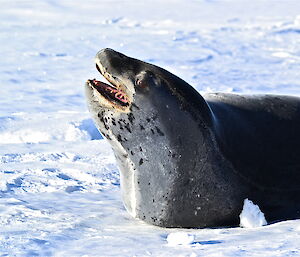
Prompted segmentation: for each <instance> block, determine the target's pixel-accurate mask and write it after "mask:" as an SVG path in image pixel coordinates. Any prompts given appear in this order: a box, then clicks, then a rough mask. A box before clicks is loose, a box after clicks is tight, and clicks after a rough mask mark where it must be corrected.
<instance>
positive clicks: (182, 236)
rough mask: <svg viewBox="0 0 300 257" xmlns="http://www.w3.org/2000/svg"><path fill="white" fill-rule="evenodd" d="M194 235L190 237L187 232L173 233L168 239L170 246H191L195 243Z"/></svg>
mask: <svg viewBox="0 0 300 257" xmlns="http://www.w3.org/2000/svg"><path fill="white" fill-rule="evenodd" d="M194 239H195V237H194V235H189V234H188V233H185V232H173V233H170V234H169V235H168V237H167V241H168V244H169V245H170V246H174V245H189V244H191V243H193V242H194Z"/></svg>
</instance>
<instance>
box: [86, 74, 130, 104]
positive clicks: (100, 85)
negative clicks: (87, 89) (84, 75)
mask: <svg viewBox="0 0 300 257" xmlns="http://www.w3.org/2000/svg"><path fill="white" fill-rule="evenodd" d="M90 83H91V84H92V85H93V86H94V87H95V88H96V89H97V90H98V91H99V92H100V93H101V94H102V95H104V96H106V97H109V98H111V99H113V100H118V101H120V102H121V103H122V104H124V105H127V104H128V98H127V96H126V94H125V93H124V92H123V91H121V90H118V89H117V88H116V87H114V86H112V85H108V84H106V83H104V82H102V81H99V80H96V79H93V80H90Z"/></svg>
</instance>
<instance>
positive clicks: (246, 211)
mask: <svg viewBox="0 0 300 257" xmlns="http://www.w3.org/2000/svg"><path fill="white" fill-rule="evenodd" d="M265 225H267V221H266V218H265V215H264V214H263V213H262V211H261V210H260V209H259V206H258V205H256V204H254V203H253V202H252V201H251V200H249V199H245V200H244V206H243V210H242V212H241V214H240V226H241V227H243V228H257V227H261V226H265Z"/></svg>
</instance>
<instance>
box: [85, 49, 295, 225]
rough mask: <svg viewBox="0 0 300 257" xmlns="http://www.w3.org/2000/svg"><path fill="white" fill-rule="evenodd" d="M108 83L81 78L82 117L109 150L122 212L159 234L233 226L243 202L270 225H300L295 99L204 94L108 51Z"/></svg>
mask: <svg viewBox="0 0 300 257" xmlns="http://www.w3.org/2000/svg"><path fill="white" fill-rule="evenodd" d="M95 60H96V67H97V69H98V70H99V72H100V73H101V74H102V75H103V76H104V77H105V78H106V79H107V80H108V81H109V82H110V84H108V83H103V82H100V81H97V80H88V81H87V83H86V96H87V102H88V106H89V110H90V112H91V114H92V116H93V118H94V120H95V123H96V125H97V127H98V129H99V131H100V132H101V133H102V135H103V136H104V137H106V138H107V140H108V142H109V143H110V144H111V146H112V148H113V150H114V153H115V156H116V160H117V163H118V166H119V169H120V175H121V190H122V196H123V201H124V205H125V207H126V209H127V210H128V211H129V212H130V213H131V215H132V216H134V217H136V218H139V219H142V220H144V221H146V222H148V223H151V224H154V225H158V226H163V227H217V226H233V225H237V224H238V222H239V213H240V212H241V210H242V205H243V200H244V199H245V198H249V199H250V200H252V201H254V203H256V204H258V205H259V206H260V208H261V210H262V211H263V212H264V213H265V216H266V218H267V220H268V221H269V222H271V221H276V220H283V219H293V218H299V217H300V194H299V193H300V158H299V156H300V135H299V131H300V99H299V98H297V97H291V96H274V95H260V96H242V95H234V94H222V93H219V94H207V95H205V96H204V97H202V96H201V95H200V94H199V93H198V92H197V91H196V90H195V89H194V88H193V87H191V86H190V85H189V84H188V83H186V82H185V81H183V80H182V79H180V78H178V77H177V76H175V75H173V74H171V73H170V72H168V71H166V70H164V69H162V68H160V67H158V66H155V65H152V64H149V63H145V62H143V61H140V60H137V59H134V58H130V57H128V56H125V55H123V54H121V53H118V52H116V51H114V50H112V49H103V50H101V51H100V52H99V53H98V54H97V55H96V59H95Z"/></svg>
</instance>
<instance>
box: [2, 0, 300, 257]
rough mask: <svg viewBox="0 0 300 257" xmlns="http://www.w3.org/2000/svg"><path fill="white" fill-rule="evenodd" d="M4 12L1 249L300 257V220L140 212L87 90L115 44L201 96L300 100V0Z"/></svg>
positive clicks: (23, 5) (14, 7) (45, 6)
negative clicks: (172, 221)
mask: <svg viewBox="0 0 300 257" xmlns="http://www.w3.org/2000/svg"><path fill="white" fill-rule="evenodd" d="M0 20H1V30H0V44H1V48H0V51H1V61H0V88H1V94H0V101H1V105H0V256H10V257H12V256H72V257H75V256H193V257H195V256H251V257H252V256H300V243H299V242H300V220H293V221H284V222H279V223H275V224H269V225H266V226H263V227H257V228H251V229H250V228H241V227H235V228H218V229H164V228H159V227H155V226H151V225H147V224H145V223H143V222H141V221H138V220H135V219H133V218H131V216H130V215H129V214H128V213H127V212H126V210H125V209H124V207H123V204H122V201H121V197H120V181H119V173H118V169H117V166H116V163H115V159H114V156H113V153H112V151H111V149H110V147H109V145H108V143H107V142H106V141H105V140H103V138H102V137H101V135H100V134H99V133H98V131H97V130H96V128H95V126H94V124H93V122H92V120H91V118H90V115H89V113H88V111H87V107H86V103H85V99H84V90H83V86H84V83H85V81H86V80H87V79H89V78H97V79H99V74H98V72H97V70H96V69H95V65H94V62H93V59H94V56H95V54H96V52H97V51H98V50H100V49H101V48H104V47H110V48H114V49H116V50H118V51H120V52H123V53H125V54H127V55H130V56H133V57H136V58H138V59H142V60H145V61H148V62H151V63H154V64H157V65H159V66H162V67H164V68H166V69H168V70H170V71H171V72H173V73H175V74H177V75H178V76H180V77H181V78H183V79H185V80H186V81H187V82H189V83H190V84H191V85H193V86H194V87H195V88H196V89H197V90H198V91H199V92H211V91H222V92H235V93H247V94H250V93H273V94H289V95H298V96H299V95H300V85H299V84H300V83H299V81H300V2H299V1H293V0H287V1H267V0H257V1H238V0H230V1H225V0H224V1H221V0H187V1H180V0H166V1H159V0H151V1H150V0H147V1H133V0H124V1H117V0H102V1H96V0H86V1H70V0H59V1H58V0H39V1H34V0H27V1H21V0H15V1H12V0H2V1H1V10H0ZM250 200H251V199H250ZM252 207H253V206H252ZM252 207H251V208H250V213H251V210H252V214H253V211H254V213H255V212H256V211H257V210H256V209H255V208H254V209H253V208H252ZM249 217H250V218H251V216H249ZM253 217H254V220H256V218H257V216H255V215H254V216H253ZM255 217H256V218H255Z"/></svg>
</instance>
